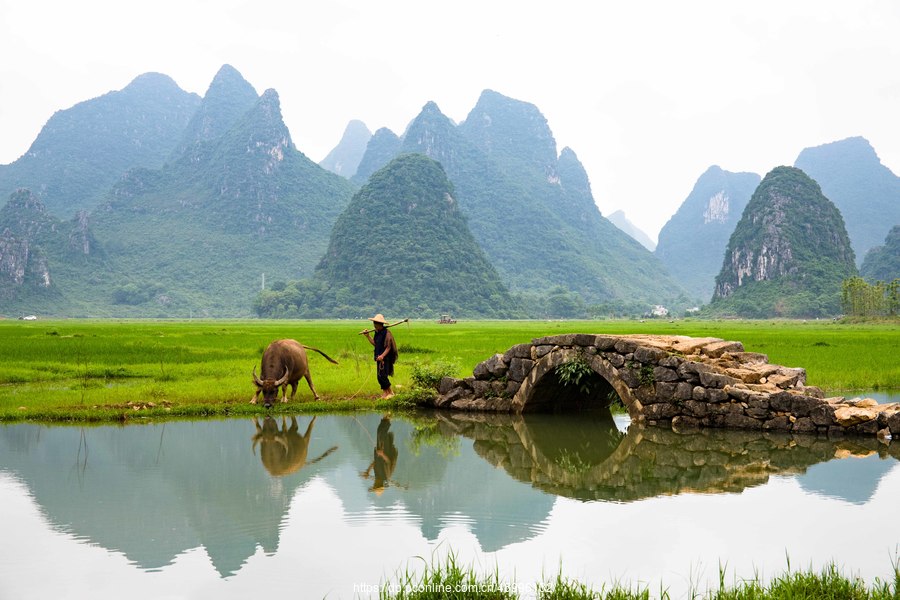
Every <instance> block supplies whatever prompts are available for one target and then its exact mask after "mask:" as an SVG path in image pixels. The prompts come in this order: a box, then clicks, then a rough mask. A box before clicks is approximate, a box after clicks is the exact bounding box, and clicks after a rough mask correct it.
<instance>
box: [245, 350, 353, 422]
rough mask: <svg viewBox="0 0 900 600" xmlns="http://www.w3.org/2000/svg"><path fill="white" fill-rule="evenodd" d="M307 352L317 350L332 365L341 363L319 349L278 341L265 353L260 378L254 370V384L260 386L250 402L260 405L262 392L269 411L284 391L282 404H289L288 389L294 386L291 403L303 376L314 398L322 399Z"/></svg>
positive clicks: (254, 368) (254, 369)
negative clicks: (310, 372)
mask: <svg viewBox="0 0 900 600" xmlns="http://www.w3.org/2000/svg"><path fill="white" fill-rule="evenodd" d="M307 350H314V351H316V352H318V353H319V354H321V355H322V356H324V357H325V358H326V359H327V360H328V361H329V362H332V363H334V364H337V361H336V360H334V359H332V358H331V357H329V356H328V355H327V354H325V353H324V352H322V351H321V350H319V349H318V348H310V347H309V346H304V345H303V344H301V343H300V342H298V341H297V340H275V341H274V342H272V343H271V344H269V346H268V347H267V348H266V350H265V352H263V356H262V364H261V365H260V376H259V377H257V376H256V367H253V383H254V385H256V393H254V394H253V399H252V400H250V403H251V404H256V399H257V398H258V397H259V394H260V392H261V393H262V396H263V403H264V404H265V405H266V408H270V407H271V406H272V404H273V403H274V402H275V400H277V399H278V388H281V401H282V402H287V401H288V397H287V388H288V386H291V400H293V399H294V394H296V393H297V384H298V383H300V378H301V377H305V378H306V383H307V384H309V390H310V391H311V392H312V394H313V397H315V399H316V400H318V399H319V394H317V393H316V388H314V387H313V382H312V378H311V377H310V375H309V361H308V358H307V356H306V351H307Z"/></svg>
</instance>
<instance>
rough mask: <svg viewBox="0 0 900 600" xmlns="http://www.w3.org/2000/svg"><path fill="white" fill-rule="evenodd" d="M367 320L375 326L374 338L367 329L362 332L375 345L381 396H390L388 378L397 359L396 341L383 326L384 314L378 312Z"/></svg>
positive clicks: (385, 322) (391, 392) (384, 323)
mask: <svg viewBox="0 0 900 600" xmlns="http://www.w3.org/2000/svg"><path fill="white" fill-rule="evenodd" d="M369 320H370V321H372V324H373V325H374V326H375V337H374V339H373V337H372V336H371V335H370V333H371V332H370V331H369V330H368V329H366V330H363V332H362V333H363V334H364V335H365V336H366V339H367V340H369V343H370V344H372V345H373V346H375V363H376V364H377V365H378V385H380V386H381V397H382V398H390V397H391V396H393V395H394V392H393V391H391V380H390V379H388V378H389V377H391V376H393V374H394V362H395V361H396V360H397V342H396V341H394V336H393V334H391V332H390V331H388V329H387V327H385V325H386V324H387V321H385V319H384V315H382V314H381V313H378V314H377V315H375V316H374V317H372V318H371V319H369Z"/></svg>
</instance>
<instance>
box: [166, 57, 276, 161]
mask: <svg viewBox="0 0 900 600" xmlns="http://www.w3.org/2000/svg"><path fill="white" fill-rule="evenodd" d="M258 100H259V94H257V93H256V90H255V89H254V88H253V86H252V85H250V83H249V82H248V81H247V80H246V79H244V78H243V76H241V74H240V73H239V72H238V71H237V69H235V68H234V67H232V66H231V65H223V66H222V68H220V69H219V72H218V73H216V76H215V77H213V80H212V83H210V84H209V88H208V89H207V90H206V94H205V95H204V97H203V101H202V102H201V103H200V106H199V107H198V108H197V111H196V112H195V113H194V116H193V117H191V120H190V122H188V124H187V127H186V128H185V129H184V131H183V132H182V136H181V142H180V143H179V144H178V146H177V147H175V149H174V150H173V152H172V154H171V156H170V159H171V160H176V161H177V160H186V161H188V162H192V163H194V162H200V161H202V160H203V158H204V156H203V153H204V151H205V150H206V149H207V148H208V147H210V146H215V142H216V140H218V139H219V138H220V137H221V136H223V135H225V134H226V133H227V132H228V130H229V129H231V127H232V126H233V125H234V124H235V123H237V122H238V121H239V120H240V119H241V118H242V117H243V116H244V115H245V114H247V112H248V111H250V109H252V108H253V106H254V105H255V104H256V102H257V101H258Z"/></svg>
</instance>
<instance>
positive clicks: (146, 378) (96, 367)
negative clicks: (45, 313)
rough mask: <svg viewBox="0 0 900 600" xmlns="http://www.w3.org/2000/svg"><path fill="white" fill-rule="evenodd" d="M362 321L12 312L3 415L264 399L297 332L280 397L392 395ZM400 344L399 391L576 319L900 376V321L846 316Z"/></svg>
mask: <svg viewBox="0 0 900 600" xmlns="http://www.w3.org/2000/svg"><path fill="white" fill-rule="evenodd" d="M368 326H370V323H369V322H368V321H366V320H360V321H292V320H285V321H265V320H248V321H179V322H171V321H111V320H96V321H93V320H92V321H88V320H60V321H30V322H24V321H11V320H10V321H0V420H2V421H18V420H82V421H92V420H98V421H108V420H127V419H132V418H137V417H146V416H182V417H202V416H213V415H229V414H250V413H254V412H261V411H264V409H263V408H262V406H253V405H249V404H248V402H249V400H250V398H251V396H252V395H253V391H254V386H253V384H252V381H251V370H252V369H253V367H254V365H257V366H258V365H259V360H260V357H261V355H262V351H263V349H264V348H265V347H266V345H267V344H268V343H269V342H271V341H273V340H275V339H279V338H294V339H296V340H298V341H300V342H302V343H303V344H305V345H307V346H312V347H316V348H319V349H320V350H322V351H323V352H325V353H326V354H328V355H329V356H331V357H332V358H334V359H335V360H337V361H338V362H339V363H340V364H338V365H333V364H331V363H329V362H327V361H326V360H325V359H324V358H322V357H321V356H319V355H318V354H316V353H310V367H311V372H312V377H313V382H314V384H315V386H316V390H317V391H318V392H319V395H320V397H321V398H320V401H319V402H313V401H312V394H311V393H310V391H309V388H308V387H307V386H306V383H305V382H304V381H301V382H300V386H299V388H298V392H297V398H296V399H295V402H294V403H290V404H288V405H279V406H278V407H277V408H276V410H279V411H285V410H287V411H322V410H325V411H327V410H347V409H365V408H376V407H380V405H379V403H378V401H377V400H376V398H377V397H378V395H379V393H380V390H379V389H378V385H377V383H376V381H375V368H374V362H373V359H372V348H371V346H370V345H369V344H368V343H367V342H366V340H365V338H364V337H363V336H360V335H358V333H359V331H360V330H362V329H363V328H365V327H368ZM392 331H393V332H394V335H395V337H396V339H397V342H398V344H399V347H400V359H399V362H398V363H397V367H396V374H395V377H394V383H395V391H398V392H401V393H400V394H399V398H400V400H401V401H402V399H403V396H404V393H403V392H409V391H410V390H411V387H412V383H411V381H412V380H411V373H412V370H413V368H414V367H415V366H417V365H418V366H420V367H421V366H428V365H435V364H440V365H442V366H443V367H445V368H446V367H447V366H449V367H450V368H451V370H452V371H454V372H455V374H456V375H458V376H465V375H468V374H471V371H472V368H473V367H474V366H475V365H476V364H477V363H478V362H480V361H482V360H484V359H486V358H488V357H490V356H491V355H492V354H494V353H497V352H504V351H505V350H507V349H508V348H509V347H510V346H512V345H514V344H518V343H523V342H528V341H530V340H531V339H532V338H535V337H540V336H545V335H556V334H562V333H609V334H631V333H642V334H654V333H658V334H678V335H689V336H698V337H719V338H723V339H727V340H739V341H741V342H743V343H744V347H745V349H746V350H747V351H751V352H763V353H766V354H768V355H769V360H770V361H771V362H773V363H777V364H781V365H785V366H790V367H804V368H806V369H807V373H808V380H807V383H808V384H809V385H817V386H819V387H822V388H823V389H825V391H826V392H827V393H828V394H829V395H844V394H852V393H853V392H854V391H859V390H863V391H865V390H897V389H900V326H898V325H897V323H896V322H883V323H861V324H846V323H839V322H834V321H803V322H801V321H693V320H676V321H659V320H648V321H646V322H639V321H568V322H558V321H472V322H460V323H456V324H450V325H447V324H438V323H435V322H432V321H415V320H413V321H411V322H410V323H407V324H403V325H399V326H397V327H394V328H393V329H392Z"/></svg>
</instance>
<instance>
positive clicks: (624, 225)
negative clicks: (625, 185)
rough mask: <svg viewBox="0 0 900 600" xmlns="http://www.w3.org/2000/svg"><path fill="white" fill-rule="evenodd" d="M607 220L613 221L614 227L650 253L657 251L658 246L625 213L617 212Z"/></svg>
mask: <svg viewBox="0 0 900 600" xmlns="http://www.w3.org/2000/svg"><path fill="white" fill-rule="evenodd" d="M607 218H608V219H609V220H610V221H612V224H613V225H615V226H616V227H618V228H619V229H621V230H622V231H624V232H625V233H627V234H628V235H630V236H631V237H633V238H634V239H635V240H637V241H638V242H640V244H641V246H643V247H644V248H646V249H647V250H649V251H650V252H653V251H654V250H655V249H656V244H655V243H654V242H653V240H652V239H650V236H649V235H647V234H646V233H644V232H643V231H642V230H641V228H640V227H638V226H637V225H635V224H634V223H632V222H631V221H629V220H628V217H626V216H625V212H624V211H622V210H617V211H615V212H614V213H612V214H611V215H609V217H607Z"/></svg>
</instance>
